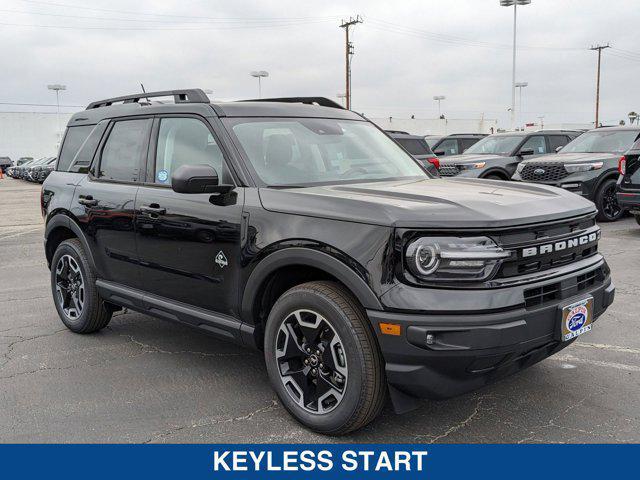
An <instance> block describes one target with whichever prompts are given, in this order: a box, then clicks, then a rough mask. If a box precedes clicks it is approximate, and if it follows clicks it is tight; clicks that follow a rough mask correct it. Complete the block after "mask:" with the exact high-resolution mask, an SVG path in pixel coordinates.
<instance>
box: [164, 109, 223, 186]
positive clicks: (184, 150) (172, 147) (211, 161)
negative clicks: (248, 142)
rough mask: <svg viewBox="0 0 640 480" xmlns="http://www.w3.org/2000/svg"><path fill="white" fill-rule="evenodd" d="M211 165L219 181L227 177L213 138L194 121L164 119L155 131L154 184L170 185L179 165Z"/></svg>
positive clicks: (199, 122)
mask: <svg viewBox="0 0 640 480" xmlns="http://www.w3.org/2000/svg"><path fill="white" fill-rule="evenodd" d="M203 164H204V165H211V166H212V167H213V168H215V169H216V172H217V173H218V176H219V177H220V181H221V182H222V181H223V179H225V181H226V182H228V181H229V180H228V177H229V174H228V172H227V170H226V166H225V164H224V161H223V157H222V151H221V150H220V147H219V146H218V144H217V143H216V140H215V138H214V137H213V135H212V134H211V132H210V131H209V129H208V128H207V126H206V125H205V124H204V123H202V122H201V121H200V120H196V119H195V118H163V119H162V120H160V130H159V132H158V148H157V150H156V165H155V174H154V180H153V181H154V182H155V183H163V184H170V183H171V174H172V173H173V172H174V171H175V170H176V169H177V168H178V167H180V166H182V165H203Z"/></svg>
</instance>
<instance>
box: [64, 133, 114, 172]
mask: <svg viewBox="0 0 640 480" xmlns="http://www.w3.org/2000/svg"><path fill="white" fill-rule="evenodd" d="M107 125H108V122H106V121H105V122H102V123H99V124H98V125H96V126H95V127H94V129H93V130H92V131H91V133H90V134H89V137H87V139H86V140H85V141H84V143H83V144H82V146H81V147H80V150H78V153H77V154H76V156H75V157H74V159H73V161H72V162H71V165H70V166H69V169H68V170H69V171H70V172H73V173H87V172H88V171H89V166H90V165H91V160H93V155H94V154H95V153H96V148H98V144H99V143H100V140H101V139H102V135H103V134H104V131H105V130H106V129H107Z"/></svg>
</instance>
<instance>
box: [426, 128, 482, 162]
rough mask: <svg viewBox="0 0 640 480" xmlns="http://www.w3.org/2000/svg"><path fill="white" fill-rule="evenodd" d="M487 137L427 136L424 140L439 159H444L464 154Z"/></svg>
mask: <svg viewBox="0 0 640 480" xmlns="http://www.w3.org/2000/svg"><path fill="white" fill-rule="evenodd" d="M486 136H487V134H486V133H452V134H451V135H427V136H426V137H424V139H425V140H426V141H427V143H428V144H429V146H430V147H431V150H433V151H434V153H435V154H436V155H437V156H438V157H444V156H446V155H459V154H461V153H464V152H465V151H466V150H467V149H468V148H469V147H470V146H471V145H474V144H476V143H478V141H480V140H482V139H483V138H484V137H486Z"/></svg>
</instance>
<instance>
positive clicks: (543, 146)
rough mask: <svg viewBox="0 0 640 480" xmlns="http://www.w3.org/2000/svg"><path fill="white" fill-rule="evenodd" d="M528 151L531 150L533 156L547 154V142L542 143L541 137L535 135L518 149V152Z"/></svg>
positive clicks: (542, 138)
mask: <svg viewBox="0 0 640 480" xmlns="http://www.w3.org/2000/svg"><path fill="white" fill-rule="evenodd" d="M528 149H532V150H533V153H534V154H535V155H539V154H541V153H547V142H545V141H544V137H543V136H542V135H535V136H533V137H530V138H529V140H527V141H526V142H524V145H522V147H520V150H528Z"/></svg>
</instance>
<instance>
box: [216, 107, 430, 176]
mask: <svg viewBox="0 0 640 480" xmlns="http://www.w3.org/2000/svg"><path fill="white" fill-rule="evenodd" d="M225 123H226V124H227V126H229V127H231V128H230V131H231V132H232V133H233V134H234V135H235V137H236V138H237V140H238V142H239V143H240V146H241V147H242V149H243V150H244V152H245V154H246V156H247V158H248V159H249V161H250V163H251V165H252V166H253V169H254V170H255V172H256V174H257V175H258V177H259V178H260V180H262V182H263V183H265V184H266V185H269V186H284V185H295V186H303V185H308V184H314V183H337V182H351V181H367V180H382V179H400V178H408V177H423V178H428V177H427V175H426V174H425V173H424V171H423V170H422V168H421V167H420V166H419V165H418V164H417V163H416V162H415V161H414V160H413V158H412V157H411V156H409V155H407V153H406V152H404V151H403V150H402V149H401V148H400V147H399V146H398V145H397V144H396V143H395V142H394V141H393V140H391V139H390V138H389V137H387V136H386V135H385V134H384V133H382V132H380V131H379V130H378V129H377V128H375V127H374V126H373V125H371V124H369V123H367V122H361V121H354V120H335V119H326V118H233V119H232V118H228V119H225Z"/></svg>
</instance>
